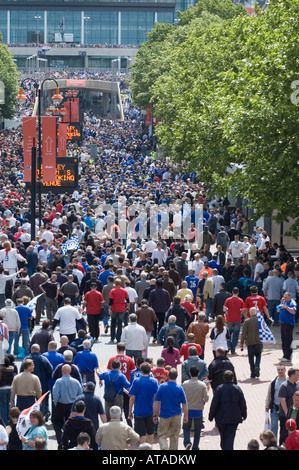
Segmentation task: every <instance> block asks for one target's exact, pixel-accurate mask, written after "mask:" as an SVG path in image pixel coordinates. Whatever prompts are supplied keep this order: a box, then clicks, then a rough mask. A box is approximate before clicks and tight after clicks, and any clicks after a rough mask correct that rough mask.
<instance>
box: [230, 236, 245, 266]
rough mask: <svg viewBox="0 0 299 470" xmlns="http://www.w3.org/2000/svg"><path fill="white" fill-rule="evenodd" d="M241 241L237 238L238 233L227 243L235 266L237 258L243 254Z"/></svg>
mask: <svg viewBox="0 0 299 470" xmlns="http://www.w3.org/2000/svg"><path fill="white" fill-rule="evenodd" d="M243 253H244V250H243V243H242V242H240V240H239V235H235V239H234V241H232V242H231V243H230V245H229V254H230V255H231V256H232V257H233V260H234V264H235V265H236V266H237V264H238V259H239V258H241V256H242V255H243Z"/></svg>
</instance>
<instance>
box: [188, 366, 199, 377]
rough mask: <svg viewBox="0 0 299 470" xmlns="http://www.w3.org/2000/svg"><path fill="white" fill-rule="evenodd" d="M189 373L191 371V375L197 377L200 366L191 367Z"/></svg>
mask: <svg viewBox="0 0 299 470" xmlns="http://www.w3.org/2000/svg"><path fill="white" fill-rule="evenodd" d="M189 373H190V376H191V377H197V376H198V374H199V369H198V367H196V366H192V367H190V370H189Z"/></svg>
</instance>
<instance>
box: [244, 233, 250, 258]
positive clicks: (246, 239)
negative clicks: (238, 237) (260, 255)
mask: <svg viewBox="0 0 299 470" xmlns="http://www.w3.org/2000/svg"><path fill="white" fill-rule="evenodd" d="M249 247H250V243H249V241H248V237H244V238H243V253H244V256H245V257H246V258H247V259H248V253H247V249H248V248H249Z"/></svg>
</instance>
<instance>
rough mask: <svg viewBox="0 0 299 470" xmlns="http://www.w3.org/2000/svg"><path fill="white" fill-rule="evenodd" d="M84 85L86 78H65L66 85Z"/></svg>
mask: <svg viewBox="0 0 299 470" xmlns="http://www.w3.org/2000/svg"><path fill="white" fill-rule="evenodd" d="M85 85H86V80H81V79H79V80H74V79H72V78H71V79H67V80H66V86H67V87H77V86H81V87H84V86H85Z"/></svg>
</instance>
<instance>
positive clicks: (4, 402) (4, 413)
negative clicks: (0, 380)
mask: <svg viewBox="0 0 299 470" xmlns="http://www.w3.org/2000/svg"><path fill="white" fill-rule="evenodd" d="M10 392H11V389H10V388H4V389H2V388H0V416H1V418H2V419H3V421H4V426H6V425H7V424H8V421H9V401H10Z"/></svg>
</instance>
